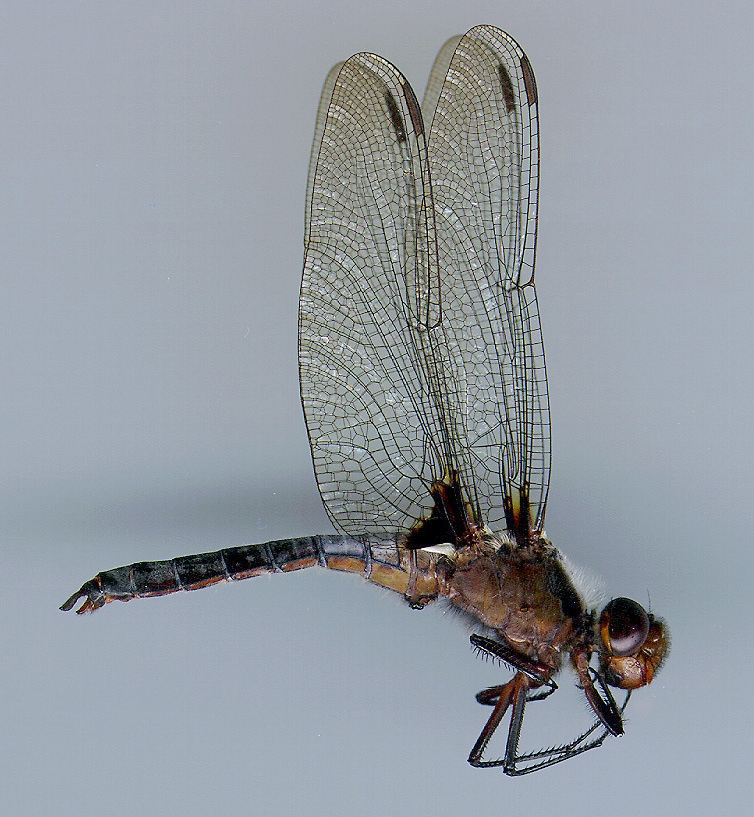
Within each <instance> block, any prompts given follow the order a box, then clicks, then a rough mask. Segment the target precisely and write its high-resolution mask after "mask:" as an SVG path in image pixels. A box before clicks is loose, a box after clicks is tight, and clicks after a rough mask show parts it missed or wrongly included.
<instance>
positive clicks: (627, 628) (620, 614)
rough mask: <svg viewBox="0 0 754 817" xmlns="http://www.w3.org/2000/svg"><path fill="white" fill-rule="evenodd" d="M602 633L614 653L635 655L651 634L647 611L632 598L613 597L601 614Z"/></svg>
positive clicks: (622, 655) (604, 641)
mask: <svg viewBox="0 0 754 817" xmlns="http://www.w3.org/2000/svg"><path fill="white" fill-rule="evenodd" d="M600 633H601V635H602V641H603V643H604V644H605V647H606V648H607V649H608V650H609V651H610V652H611V654H612V655H614V656H617V657H624V656H628V655H634V654H635V653H636V652H638V651H639V649H641V647H642V646H643V644H644V642H645V641H646V640H647V635H648V634H649V616H648V615H647V611H646V610H645V609H644V608H643V607H642V606H641V604H637V603H636V602H635V601H633V600H632V599H624V598H619V599H613V600H612V601H611V602H609V603H608V604H607V605H606V606H605V609H604V610H603V611H602V614H601V615H600Z"/></svg>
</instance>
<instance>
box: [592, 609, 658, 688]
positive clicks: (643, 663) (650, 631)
mask: <svg viewBox="0 0 754 817" xmlns="http://www.w3.org/2000/svg"><path fill="white" fill-rule="evenodd" d="M598 631H599V635H598V638H599V645H600V675H601V676H602V677H603V678H604V679H605V681H606V682H607V683H608V684H610V686H614V687H618V688H619V689H628V690H631V689H638V688H639V687H643V686H646V685H647V684H650V683H652V679H653V678H654V676H655V674H656V673H657V672H659V670H660V667H661V666H662V662H663V661H664V660H665V656H666V655H667V654H668V651H669V649H670V633H669V632H668V628H667V626H666V625H665V622H664V621H663V620H662V619H661V618H655V616H653V615H652V613H648V612H647V611H646V610H645V609H644V608H643V607H642V606H641V605H640V604H638V603H637V602H635V601H633V600H632V599H625V598H617V599H613V600H612V601H610V602H609V603H608V604H607V605H606V606H605V609H604V610H603V611H602V613H601V614H600V618H599V622H598Z"/></svg>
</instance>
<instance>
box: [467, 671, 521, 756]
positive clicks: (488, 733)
mask: <svg viewBox="0 0 754 817" xmlns="http://www.w3.org/2000/svg"><path fill="white" fill-rule="evenodd" d="M530 683H531V682H530V679H529V678H528V676H527V675H525V674H524V673H523V672H517V673H516V675H515V677H514V678H512V679H511V680H510V681H508V683H507V684H503V686H499V687H493V688H491V689H486V690H484V692H480V693H479V695H477V700H480V696H482V695H484V696H485V697H486V700H485V701H480V703H492V699H493V697H495V696H496V701H495V708H494V709H493V710H492V714H491V715H490V717H489V719H488V721H487V723H486V724H485V725H484V729H482V733H481V734H480V735H479V738H478V739H477V742H476V743H475V744H474V748H473V749H472V750H471V752H470V753H469V763H471V765H472V766H476V767H477V768H488V767H490V766H503V767H504V768H505V771H506V772H508V769H509V767H512V768H515V763H516V749H517V748H518V738H519V735H520V734H521V724H522V723H523V718H524V707H525V706H526V696H527V693H528V691H529V684H530ZM511 703H513V714H512V715H511V724H510V727H509V728H508V740H507V742H506V744H505V757H503V759H502V760H483V759H482V756H483V754H484V750H485V749H486V748H487V744H488V743H489V742H490V738H491V737H492V736H493V735H494V734H495V730H496V729H497V727H498V726H500V721H502V719H503V717H504V716H505V713H506V711H507V710H508V707H509V706H510V705H511Z"/></svg>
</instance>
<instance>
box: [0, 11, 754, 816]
mask: <svg viewBox="0 0 754 817" xmlns="http://www.w3.org/2000/svg"><path fill="white" fill-rule="evenodd" d="M753 16H754V13H753V12H752V11H751V5H750V4H749V3H745V2H731V3H726V4H712V3H687V4H680V3H677V2H657V0H655V2H632V3H609V4H608V3H604V2H596V0H595V2H587V0H584V1H583V2H563V3H552V2H550V3H545V2H535V1H534V0H527V1H526V2H521V1H520V0H511V2H482V0H470V1H468V2H457V1H456V2H447V1H446V0H434V2H429V0H423V1H422V2H417V1H415V0H390V1H389V2H372V3H369V4H365V3H361V4H356V3H346V2H335V1H334V0H325V2H321V3H315V2H311V3H302V2H288V1H287V0H279V2H277V3H275V4H272V3H259V2H254V1H253V0H252V1H251V2H249V0H245V1H244V2H231V1H230V0H219V2H215V3H205V2H194V1H193V0H184V1H183V2H159V1H158V2H134V1H133V0H131V2H119V1H118V2H113V1H112V0H111V2H108V3H106V4H103V3H99V2H87V1H86V0H83V1H82V2H73V0H70V1H64V2H52V0H50V1H49V2H37V3H29V2H15V0H10V1H9V2H5V3H4V4H3V9H2V10H1V11H0V32H2V33H0V38H2V47H0V60H2V70H0V93H2V99H3V105H2V110H3V116H2V120H1V121H0V151H1V155H2V184H0V231H1V236H2V239H1V240H0V253H1V256H2V266H1V269H2V273H1V275H2V283H1V289H0V292H2V298H1V299H0V310H1V311H0V333H1V335H0V342H1V343H2V349H3V353H2V356H1V357H0V384H2V394H3V400H2V416H1V417H0V440H1V441H2V442H1V444H2V457H3V468H2V488H1V493H0V497H1V503H2V504H1V508H0V513H1V517H0V524H1V526H2V527H1V529H0V535H1V537H2V538H1V539H0V542H1V544H0V547H1V548H2V572H1V573H0V577H1V578H0V581H1V582H2V587H1V588H0V604H2V621H3V627H2V640H1V642H0V644H1V650H2V703H1V704H0V735H2V738H1V739H0V740H1V744H0V745H1V746H2V756H0V790H1V793H0V814H2V815H13V816H14V817H15V816H16V815H17V816H18V817H21V815H34V817H39V816H40V815H63V816H64V815H80V816H81V817H88V815H100V814H108V815H110V817H116V815H157V814H159V815H205V814H222V815H229V817H231V816H233V815H246V814H253V815H393V814H395V815H398V814H400V815H403V814H410V815H414V816H415V817H420V816H421V815H456V814H479V815H505V814H530V813H534V812H536V813H540V814H550V813H557V814H573V813H576V812H577V811H579V812H582V811H584V810H585V811H587V812H588V813H602V812H609V813H610V814H611V815H613V817H619V815H629V814H631V815H633V814H636V813H637V812H641V813H642V814H662V815H675V814H684V815H706V814H710V813H728V814H738V813H744V812H745V811H747V810H748V809H749V808H750V807H751V801H752V795H753V794H754V792H753V791H752V782H751V780H752V777H751V769H752V760H753V759H754V752H753V751H752V728H753V727H754V724H753V723H752V720H753V719H752V715H751V712H752V704H751V700H752V696H751V689H750V684H751V677H752V669H753V666H752V664H753V662H752V647H751V622H752V614H751V611H752V590H751V573H752V561H751V557H750V549H751V540H752V490H753V488H754V473H753V469H752V462H753V458H752V432H751V419H750V418H751V406H752V402H753V400H754V388H753V385H754V382H753V380H754V379H753V373H752V372H753V370H752V354H751V351H752V340H753V338H752V335H753V330H752V319H751V312H752V304H753V303H754V288H753V287H752V275H751V270H752V235H753V232H752V223H751V222H752V218H751V213H752V207H751V190H752V158H751V131H752V121H753V116H752V114H753V112H752V92H751V88H752V87H754V76H753V75H752V74H753V72H752V58H751V32H752V23H753V22H754V19H753ZM478 23H491V24H494V25H497V26H500V27H501V28H503V29H505V30H507V31H509V32H510V33H511V34H512V35H513V36H514V37H515V38H516V39H517V40H518V41H519V42H520V43H521V45H522V47H523V48H524V49H525V50H526V52H527V53H528V55H529V58H530V59H531V62H532V65H533V66H534V70H535V73H536V76H537V80H538V86H539V98H540V128H541V134H542V171H541V196H540V221H539V245H538V250H539V251H538V258H537V280H538V292H539V301H540V308H541V317H542V325H543V330H544V336H545V345H546V348H547V355H548V370H549V381H550V393H551V400H552V412H553V471H552V484H551V492H550V497H551V499H550V504H549V510H548V519H547V523H548V524H547V531H548V534H549V535H550V537H551V538H552V539H553V541H554V542H555V543H556V544H558V545H559V546H560V547H562V549H563V550H564V551H565V552H566V553H567V554H568V555H569V556H570V558H571V559H572V560H574V561H575V562H576V563H578V564H581V565H584V566H585V567H587V569H588V570H590V571H592V572H594V573H597V574H599V575H601V576H602V577H603V579H604V580H605V583H606V586H607V589H608V593H609V594H611V595H628V596H632V597H635V598H637V599H638V600H639V601H640V602H642V603H649V601H648V599H649V598H651V605H652V609H653V610H655V611H656V612H657V613H659V614H661V615H663V616H665V617H666V618H667V620H668V622H669V625H670V628H671V632H672V634H673V639H674V640H673V649H672V652H671V654H670V657H669V660H668V661H667V664H666V666H665V668H664V669H663V671H662V673H661V675H660V676H659V677H658V678H657V680H656V681H655V682H654V683H653V684H652V686H651V687H650V688H648V689H646V690H641V691H639V692H637V693H636V694H635V695H634V698H633V699H632V702H631V706H630V709H629V713H628V719H627V720H628V722H627V728H626V735H625V737H623V738H621V739H619V740H618V739H610V740H608V741H607V742H606V744H605V746H604V747H603V748H602V749H600V750H599V751H595V752H590V753H588V754H587V755H585V756H583V757H581V758H578V759H575V760H573V761H571V762H569V763H565V764H562V765H560V766H558V767H555V768H553V769H551V770H548V771H544V772H541V773H539V774H537V775H534V776H530V777H524V778H521V779H509V778H506V777H505V776H504V775H503V774H501V773H500V772H499V771H495V770H489V771H481V770H475V769H472V768H471V767H470V766H468V764H467V763H466V756H467V754H468V751H469V749H470V747H471V746H472V744H473V743H474V740H475V739H476V737H477V735H478V733H479V730H480V729H481V727H482V725H483V723H484V721H485V719H486V717H487V715H488V714H489V710H487V709H483V708H482V707H480V706H479V705H478V704H477V703H476V702H475V701H474V693H476V692H477V691H478V690H479V689H481V688H483V687H485V686H488V685H492V684H497V683H501V682H502V681H503V680H505V679H506V678H507V677H509V676H508V673H507V672H506V671H505V669H503V668H500V667H496V666H494V665H492V664H485V663H484V662H483V661H479V660H478V659H477V658H476V657H475V656H474V654H473V653H472V651H471V649H470V648H469V643H468V634H467V633H466V632H465V631H464V629H463V628H462V627H460V626H458V624H457V623H455V622H454V621H452V620H451V619H449V618H447V617H444V616H443V615H442V613H441V612H440V611H438V610H434V609H428V610H425V611H424V612H422V613H417V612H414V611H411V610H410V609H408V607H407V606H406V605H404V604H402V603H401V602H400V600H396V599H395V598H392V597H388V596H386V595H385V594H383V593H380V592H379V591H377V590H375V589H374V588H371V587H369V586H366V585H364V584H363V583H362V582H360V581H359V580H358V579H356V578H354V577H351V576H344V575H339V574H328V573H326V572H324V571H317V570H311V571H302V572H299V573H296V574H292V575H289V576H274V577H270V578H262V579H257V580H255V581H253V582H240V583H238V584H234V585H221V586H218V587H215V588H212V589H208V590H204V591H201V592H196V593H182V594H177V595H173V596H169V597H165V598H161V599H154V600H145V601H139V602H133V603H131V604H128V605H124V604H112V605H108V606H107V607H106V608H104V609H103V610H101V611H100V612H98V613H97V614H96V615H93V616H87V617H76V616H74V615H73V614H63V613H61V612H59V611H58V609H57V608H58V605H60V604H61V603H62V602H63V601H64V600H65V599H66V598H67V597H68V596H69V595H70V594H71V593H72V592H73V591H74V590H75V589H76V588H77V587H78V586H79V585H80V584H81V583H82V582H83V581H85V580H86V579H88V578H90V577H91V576H93V575H94V574H95V573H97V572H98V571H99V570H102V569H106V568H109V567H114V566H116V565H121V564H127V563H130V562H133V561H137V560H142V559H155V558H167V557H171V556H177V555H182V554H185V553H190V552H195V551H203V550H213V549H216V548H219V547H224V546H232V545H237V544H242V543H244V542H259V541H266V540H269V539H274V538H280V537H285V536H293V535H300V534H308V533H325V532H328V531H330V530H331V528H330V527H329V524H328V521H327V518H326V515H325V513H324V511H323V509H322V507H321V504H320V501H319V495H318V493H317V489H316V485H315V482H314V478H313V475H312V470H311V463H310V458H309V450H308V444H307V439H306V433H305V428H304V423H303V419H302V415H301V408H300V404H299V397H298V385H297V365H296V309H297V297H298V287H299V277H300V268H301V260H302V251H303V247H302V229H303V210H304V192H305V184H306V173H307V166H308V160H309V149H310V143H311V138H312V133H313V127H314V117H315V112H316V108H317V104H318V100H319V93H320V89H321V85H322V82H323V80H324V78H325V75H326V73H327V71H328V69H329V68H330V67H331V65H333V64H334V63H335V62H337V61H338V60H341V59H344V58H346V57H348V56H349V55H350V54H352V53H354V52H356V51H362V50H368V51H375V52H377V53H379V54H382V55H383V56H385V57H387V58H388V59H390V60H392V61H393V62H395V63H396V64H397V65H398V66H399V67H400V68H401V69H402V70H403V71H404V73H405V74H406V75H407V76H408V78H409V79H410V80H411V81H412V83H413V84H414V85H415V87H416V89H417V92H418V94H419V96H421V95H422V93H423V87H424V83H425V81H426V78H427V75H428V72H429V68H430V66H431V64H432V60H433V59H434V56H435V54H436V52H437V50H438V49H439V47H440V46H441V45H442V43H443V42H444V41H445V40H446V39H447V38H448V37H450V36H452V35H453V34H456V33H461V32H463V31H465V30H467V29H468V28H470V27H471V26H473V25H475V24H478ZM742 628H743V631H742ZM562 685H563V687H564V692H563V694H562V696H561V694H560V693H558V695H556V696H553V697H552V698H551V699H550V700H548V701H547V702H545V703H542V704H537V705H536V707H537V708H539V712H532V727H531V729H532V731H530V732H529V733H528V734H529V737H528V738H527V741H529V742H530V743H531V744H536V743H537V742H538V741H539V740H540V739H541V740H543V741H551V742H554V741H558V740H561V739H564V738H567V737H568V736H569V735H568V730H569V729H570V728H571V725H572V723H576V722H578V723H581V724H583V723H586V722H588V721H589V714H588V711H587V709H586V707H585V706H584V704H583V703H580V702H579V697H578V696H573V695H570V694H569V690H570V691H571V692H573V689H572V688H573V678H572V677H571V676H569V675H564V676H563V677H562ZM534 708H535V707H534V706H532V707H531V709H532V710H534ZM532 748H534V746H532Z"/></svg>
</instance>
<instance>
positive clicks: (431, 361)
mask: <svg viewBox="0 0 754 817" xmlns="http://www.w3.org/2000/svg"><path fill="white" fill-rule="evenodd" d="M538 173H539V128H538V102H537V88H536V84H535V80H534V73H533V71H532V68H531V65H530V63H529V60H528V59H527V57H526V55H525V54H524V52H523V51H522V50H521V48H520V47H519V46H518V44H517V43H516V42H515V41H514V40H513V39H512V38H511V37H509V36H508V35H507V34H505V33H504V32H502V31H500V30H498V29H496V28H493V27H490V26H479V27H477V28H473V29H472V30H471V31H469V32H468V33H467V34H466V35H465V36H463V37H456V38H454V39H452V40H450V41H449V42H447V43H446V44H445V45H444V46H443V48H442V49H441V51H440V53H439V55H438V57H437V59H436V61H435V64H434V67H433V69H432V72H431V75H430V79H429V83H428V86H427V91H426V93H425V96H424V101H423V103H422V105H421V106H420V105H419V102H418V100H417V98H416V96H415V94H414V92H413V90H412V89H411V86H410V85H409V83H408V82H407V80H406V79H405V77H404V76H403V75H402V74H401V73H400V72H399V71H398V70H397V69H396V68H395V67H394V66H393V65H391V64H390V63H389V62H388V61H387V60H385V59H383V58H382V57H379V56H376V55H374V54H366V53H364V54H356V55H355V56H353V57H351V58H350V59H349V60H347V61H346V62H343V63H341V64H339V65H336V66H335V67H334V68H333V69H332V71H331V72H330V74H329V75H328V77H327V80H326V82H325V86H324V90H323V93H322V100H321V104H320V107H319V113H318V115H317V122H316V128H315V137H314V146H313V149H312V158H311V166H310V170H309V179H308V191H307V196H306V217H305V236H304V244H305V262H304V272H303V281H302V285H301V298H300V309H299V362H300V377H301V399H302V403H303V408H304V414H305V417H306V424H307V429H308V432H309V439H310V442H311V451H312V458H313V461H314V469H315V472H316V477H317V482H318V485H319V489H320V492H321V494H322V499H323V501H324V504H325V507H326V508H327V511H328V513H329V515H330V518H331V519H332V521H333V523H334V525H335V526H336V527H337V528H338V529H339V530H340V531H341V532H340V533H339V534H337V535H321V536H310V537H305V538H297V539H285V540H281V541H274V542H267V543H265V544H256V545H244V546H242V547H234V548H227V549H224V550H219V551H216V552H214V553H202V554H197V555H193V556H184V557H180V558H176V559H171V560H166V561H156V562H140V563H137V564H132V565H127V566H125V567H119V568H115V569H114V570H107V571H104V572H102V573H99V574H98V575H97V576H95V578H94V579H92V580H90V581H88V582H86V584H84V586H83V587H82V588H81V589H80V590H79V591H78V592H76V593H75V594H74V595H73V596H71V598H70V599H68V601H66V603H65V604H64V605H63V607H62V608H61V609H63V610H70V609H71V608H72V607H73V606H74V605H75V603H76V602H77V601H78V600H79V599H81V598H83V599H84V602H83V604H82V605H81V606H80V608H79V609H78V611H77V612H79V613H83V612H85V611H87V610H96V609H97V608H99V607H102V605H104V604H105V603H107V602H109V601H115V600H118V601H129V600H131V599H134V598H141V597H146V596H159V595H163V594H165V593H173V592H176V591H178V590H195V589H197V588H200V587H206V586H208V585H211V584H215V583H216V582H220V581H226V580H238V579H246V578H250V577H253V576H258V575H260V574H263V573H270V572H283V573H284V572H287V571H290V570H298V569H300V568H305V567H313V566H316V565H319V566H321V567H327V568H330V569H334V570H341V571H347V572H353V573H358V574H359V575H361V576H363V577H364V578H365V579H367V580H368V581H370V582H374V583H376V584H378V585H381V586H382V587H386V588H389V589H390V590H393V591H395V592H396V593H399V594H401V595H402V596H403V597H404V598H405V599H406V601H407V602H408V603H409V604H410V605H411V607H413V608H417V609H419V608H423V607H425V606H426V605H427V604H429V603H431V602H433V601H436V600H438V599H441V600H444V601H445V602H446V603H447V604H449V605H451V607H453V608H454V609H456V610H458V611H460V612H461V613H462V614H463V615H464V616H465V617H466V618H467V619H468V620H469V621H470V622H471V623H472V625H473V628H474V630H475V632H474V634H473V635H472V636H471V642H472V644H473V646H474V647H475V648H476V649H477V650H478V651H479V652H480V653H482V654H485V655H486V656H491V657H493V658H495V659H499V661H501V662H502V663H504V664H506V665H508V666H509V667H511V668H512V669H513V671H514V675H513V678H512V679H511V680H509V681H507V682H506V683H504V684H501V685H500V686H495V687H492V688H490V689H485V690H483V691H482V692H480V693H479V694H478V695H477V700H478V701H479V702H480V703H482V704H486V705H489V706H492V707H493V710H492V714H491V715H490V717H489V720H488V721H487V723H486V725H485V727H484V729H483V730H482V733H481V735H480V736H479V739H478V740H477V742H476V744H475V745H474V747H473V749H472V750H471V754H470V756H469V762H470V763H472V764H473V765H474V766H502V767H503V769H504V771H505V772H507V773H508V774H525V773H527V772H531V771H535V770H537V769H541V768H543V767H546V766H550V765H552V764H555V763H559V762H560V761H563V760H566V759H568V758H571V757H574V756H575V755H578V754H580V753H582V752H585V751H587V750H589V749H592V748H594V747H596V746H599V745H600V744H602V742H603V741H604V739H605V738H606V737H607V735H609V734H612V735H621V734H622V733H623V719H622V714H623V710H624V709H625V706H626V703H627V702H628V697H629V696H630V694H631V691H632V690H633V689H636V688H638V687H641V686H644V685H646V684H649V683H650V682H651V681H652V679H653V677H654V675H655V674H656V673H657V671H658V670H659V668H660V665H661V664H662V662H663V659H664V657H665V655H666V652H667V650H668V646H669V635H668V632H667V630H666V627H665V625H664V622H663V621H662V620H661V619H659V618H656V617H655V616H653V615H652V614H651V613H649V612H647V611H645V610H644V608H643V607H642V606H641V605H639V604H637V603H636V602H635V601H631V600H630V599H625V598H614V599H612V600H611V601H610V602H609V603H608V604H607V605H606V606H605V607H604V608H603V609H602V611H601V612H599V613H598V612H597V610H596V608H595V607H593V606H592V604H591V603H590V602H589V601H588V600H587V597H586V595H585V594H584V592H583V588H582V586H581V583H580V580H579V576H578V574H577V572H576V571H573V570H572V569H570V567H569V564H568V562H567V561H566V560H565V559H564V557H563V556H562V555H561V554H560V552H559V551H558V550H557V549H556V548H555V547H554V546H553V545H552V543H551V542H550V540H549V539H547V537H546V535H545V531H544V518H545V508H546V505H547V494H548V487H549V476H550V413H549V404H548V394H547V380H546V374H545V359H544V349H543V345H542V336H541V332H540V325H539V318H538V313H537V301H536V295H535V290H534V261H535V254H536V228H537V198H538ZM564 661H565V662H566V663H568V664H570V666H571V668H572V669H573V670H574V671H575V673H576V676H577V679H578V685H579V686H580V687H581V688H582V689H583V691H584V694H585V696H586V699H587V701H588V702H589V705H590V706H591V708H592V710H593V711H594V715H595V716H596V717H595V722H594V724H593V725H592V726H591V728H589V729H587V730H586V731H585V732H583V733H582V734H580V735H579V736H577V737H576V738H574V739H573V740H571V741H569V742H568V743H566V744H564V745H560V746H557V747H553V748H548V749H543V750H540V751H535V752H527V753H519V750H518V743H519V735H520V732H521V727H522V723H523V718H524V710H525V707H526V705H527V703H528V702H530V701H534V700H540V699H542V698H545V697H547V696H548V695H550V694H551V693H552V692H553V691H554V690H555V689H556V688H557V685H556V683H555V680H554V677H555V676H556V674H557V673H558V672H559V670H560V669H561V666H562V665H563V663H564ZM610 687H616V688H618V689H621V690H625V691H626V696H625V701H624V702H623V703H622V704H619V703H617V702H616V700H615V698H614V696H613V694H612V692H611V690H610ZM509 708H510V709H511V710H512V712H511V719H510V725H509V728H508V739H507V743H506V748H505V752H504V755H503V757H502V758H501V759H496V760H487V759H484V753H485V750H486V747H487V745H488V742H489V740H490V738H491V736H492V734H493V733H494V732H495V730H496V728H497V727H498V725H499V724H500V722H501V721H502V719H503V717H504V715H505V713H506V711H507V710H508V709H509Z"/></svg>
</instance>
